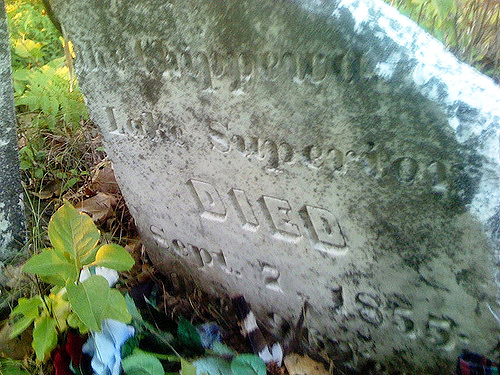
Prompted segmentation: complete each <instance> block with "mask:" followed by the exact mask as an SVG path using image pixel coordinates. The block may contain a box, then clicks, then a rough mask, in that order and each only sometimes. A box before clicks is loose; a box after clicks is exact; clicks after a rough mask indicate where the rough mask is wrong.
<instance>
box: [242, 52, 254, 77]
mask: <svg viewBox="0 0 500 375" xmlns="http://www.w3.org/2000/svg"><path fill="white" fill-rule="evenodd" d="M238 60H239V70H240V80H241V81H243V82H248V81H249V80H250V79H251V78H252V74H253V70H254V65H255V57H254V55H253V53H252V52H250V51H245V52H242V53H241V54H240V56H239V59H238Z"/></svg>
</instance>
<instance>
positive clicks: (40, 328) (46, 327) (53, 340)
mask: <svg viewBox="0 0 500 375" xmlns="http://www.w3.org/2000/svg"><path fill="white" fill-rule="evenodd" d="M31 345H32V346H33V349H35V353H36V359H38V360H39V361H41V362H45V360H46V359H47V358H48V357H49V354H50V352H51V351H52V349H54V348H55V347H56V345H57V331H56V321H55V320H54V319H52V318H51V317H50V316H47V315H44V316H42V317H40V318H39V319H37V320H35V328H34V329H33V342H32V344H31Z"/></svg>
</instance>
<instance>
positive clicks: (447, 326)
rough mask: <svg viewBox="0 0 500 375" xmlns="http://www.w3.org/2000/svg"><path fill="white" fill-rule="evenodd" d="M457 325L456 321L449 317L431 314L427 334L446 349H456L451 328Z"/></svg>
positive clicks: (435, 343) (434, 342) (430, 339)
mask: <svg viewBox="0 0 500 375" xmlns="http://www.w3.org/2000/svg"><path fill="white" fill-rule="evenodd" d="M455 325H456V324H455V322H453V320H451V319H450V318H448V317H438V316H435V315H429V319H428V320H427V324H426V334H427V337H428V339H429V341H430V342H431V343H432V344H434V345H437V346H439V347H441V348H443V349H445V350H452V349H454V347H455V343H454V342H453V340H452V339H451V336H452V332H451V330H452V328H453V327H454V326H455Z"/></svg>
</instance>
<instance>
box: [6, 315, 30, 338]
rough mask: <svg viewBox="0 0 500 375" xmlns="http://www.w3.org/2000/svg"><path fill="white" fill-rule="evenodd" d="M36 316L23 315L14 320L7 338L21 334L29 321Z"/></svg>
mask: <svg viewBox="0 0 500 375" xmlns="http://www.w3.org/2000/svg"><path fill="white" fill-rule="evenodd" d="M35 318H36V316H35V317H34V316H29V317H28V316H23V317H21V318H19V319H17V320H16V322H15V323H14V324H13V325H12V331H11V332H10V334H9V339H13V338H14V337H16V336H17V335H19V334H21V333H22V332H23V331H24V330H25V329H26V328H28V327H29V326H30V325H31V323H32V322H33V321H34V320H35Z"/></svg>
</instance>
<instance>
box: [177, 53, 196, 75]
mask: <svg viewBox="0 0 500 375" xmlns="http://www.w3.org/2000/svg"><path fill="white" fill-rule="evenodd" d="M180 65H181V70H183V71H184V72H186V73H188V74H190V75H194V71H193V60H192V59H191V54H190V53H189V52H188V51H185V52H182V53H181V58H180Z"/></svg>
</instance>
